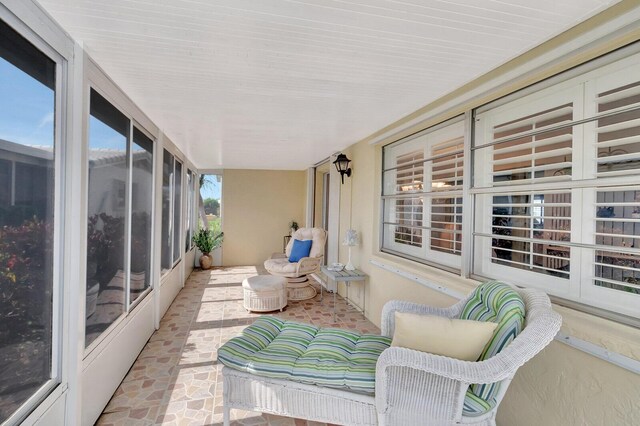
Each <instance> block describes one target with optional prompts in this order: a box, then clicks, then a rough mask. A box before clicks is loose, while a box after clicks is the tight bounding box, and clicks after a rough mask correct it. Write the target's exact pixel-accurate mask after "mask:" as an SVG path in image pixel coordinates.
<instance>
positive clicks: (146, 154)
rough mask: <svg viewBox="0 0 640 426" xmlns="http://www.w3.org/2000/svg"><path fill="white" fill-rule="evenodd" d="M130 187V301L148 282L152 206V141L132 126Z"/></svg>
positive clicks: (135, 297) (149, 279) (134, 298)
mask: <svg viewBox="0 0 640 426" xmlns="http://www.w3.org/2000/svg"><path fill="white" fill-rule="evenodd" d="M131 155H132V156H133V161H132V163H133V169H132V186H131V191H132V192H131V263H130V271H131V285H130V288H129V292H130V299H129V301H130V303H131V302H133V301H135V300H136V299H137V298H138V296H139V295H140V294H141V293H142V292H143V291H144V290H145V289H147V288H149V286H150V285H151V250H152V248H151V232H152V231H151V212H152V208H153V141H152V140H151V139H149V138H148V137H147V136H146V135H145V134H144V133H142V132H141V131H140V130H138V129H136V128H135V127H134V128H133V143H132V144H131Z"/></svg>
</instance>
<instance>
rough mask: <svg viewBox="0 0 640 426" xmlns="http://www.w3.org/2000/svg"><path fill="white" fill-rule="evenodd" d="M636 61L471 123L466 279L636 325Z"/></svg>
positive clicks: (639, 109) (639, 259)
mask: <svg viewBox="0 0 640 426" xmlns="http://www.w3.org/2000/svg"><path fill="white" fill-rule="evenodd" d="M638 59H639V57H638V56H637V55H636V56H635V57H630V58H627V59H625V60H622V61H619V62H616V63H613V64H610V65H608V66H606V67H602V68H600V69H597V70H595V71H591V72H589V73H586V74H583V75H581V76H579V77H575V78H572V79H570V80H567V81H565V82H563V83H559V84H557V85H554V86H552V87H548V88H546V89H544V90H539V91H537V92H534V93H532V94H530V95H528V96H525V97H521V98H520V99H516V100H513V101H511V102H508V103H505V104H502V105H499V106H497V107H495V108H491V107H488V108H486V109H485V110H484V111H483V112H481V113H479V114H478V115H477V117H476V121H475V125H476V133H475V135H474V141H475V142H474V161H475V169H474V170H475V176H474V187H475V191H476V193H477V195H476V203H475V205H476V210H475V213H476V219H475V226H476V233H475V241H474V247H475V256H474V260H475V263H474V268H475V269H474V270H475V272H476V273H478V274H481V275H484V276H489V277H496V278H504V279H508V280H510V281H511V282H513V283H515V284H521V285H526V286H536V287H540V288H543V289H545V290H546V291H548V292H549V293H551V294H555V295H557V296H561V297H564V298H567V299H571V300H575V301H578V302H583V303H587V304H590V305H593V306H597V307H601V308H604V309H609V310H613V311H616V312H621V313H625V314H627V315H632V316H638V315H639V314H640V309H639V306H640V250H639V248H640V244H638V242H640V223H638V222H640V124H638V122H639V121H640V79H639V78H638V75H640V65H639V60H638Z"/></svg>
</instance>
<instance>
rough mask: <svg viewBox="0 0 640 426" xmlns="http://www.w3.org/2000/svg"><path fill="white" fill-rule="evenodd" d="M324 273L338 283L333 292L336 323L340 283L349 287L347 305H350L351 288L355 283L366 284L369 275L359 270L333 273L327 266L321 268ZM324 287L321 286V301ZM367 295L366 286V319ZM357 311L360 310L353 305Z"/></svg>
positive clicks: (364, 299)
mask: <svg viewBox="0 0 640 426" xmlns="http://www.w3.org/2000/svg"><path fill="white" fill-rule="evenodd" d="M320 269H321V270H322V273H323V274H325V275H326V276H327V277H328V278H330V279H332V280H334V281H335V282H336V291H334V292H333V322H336V294H337V293H338V282H339V281H342V282H344V284H345V285H346V286H347V304H348V303H349V287H350V285H351V283H352V282H353V281H363V282H366V280H367V274H365V273H364V272H362V271H361V270H359V269H354V270H353V271H347V270H345V269H343V270H342V271H331V270H330V269H329V268H328V267H327V266H324V265H323V266H322V267H321V268H320ZM323 288H324V287H323V286H322V285H321V286H320V300H322V298H323V295H322V290H323ZM366 296H367V294H366V286H365V287H364V294H363V297H362V316H363V317H365V314H364V313H365V308H366V303H367V297H366ZM353 306H354V307H355V308H356V309H357V310H359V309H358V308H357V307H356V306H355V305H353ZM365 318H366V317H365Z"/></svg>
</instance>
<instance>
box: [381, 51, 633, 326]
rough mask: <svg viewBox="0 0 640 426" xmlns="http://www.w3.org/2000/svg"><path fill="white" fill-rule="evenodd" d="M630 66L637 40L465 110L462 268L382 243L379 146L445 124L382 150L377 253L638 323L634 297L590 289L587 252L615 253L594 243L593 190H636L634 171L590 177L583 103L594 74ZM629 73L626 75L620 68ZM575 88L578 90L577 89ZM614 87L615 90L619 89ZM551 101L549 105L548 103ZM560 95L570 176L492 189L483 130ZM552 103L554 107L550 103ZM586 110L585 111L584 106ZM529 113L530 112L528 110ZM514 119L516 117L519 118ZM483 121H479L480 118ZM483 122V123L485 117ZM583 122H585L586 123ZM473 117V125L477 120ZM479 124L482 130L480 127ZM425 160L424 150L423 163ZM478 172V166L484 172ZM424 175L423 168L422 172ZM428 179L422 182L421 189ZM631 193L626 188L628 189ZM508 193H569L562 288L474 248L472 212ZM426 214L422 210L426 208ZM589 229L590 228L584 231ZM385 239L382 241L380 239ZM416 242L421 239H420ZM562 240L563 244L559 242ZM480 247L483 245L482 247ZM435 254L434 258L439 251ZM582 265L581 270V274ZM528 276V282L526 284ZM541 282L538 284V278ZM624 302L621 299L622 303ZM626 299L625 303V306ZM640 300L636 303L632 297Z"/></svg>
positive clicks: (479, 231) (589, 117)
mask: <svg viewBox="0 0 640 426" xmlns="http://www.w3.org/2000/svg"><path fill="white" fill-rule="evenodd" d="M629 66H636V67H637V70H636V71H634V72H633V73H632V74H633V75H640V42H639V43H635V44H633V45H630V46H628V47H626V48H624V49H620V50H618V51H615V52H611V53H609V54H607V55H605V56H602V57H600V58H596V59H594V60H592V61H590V62H587V63H585V64H583V65H581V66H579V67H576V68H574V69H571V70H568V71H565V72H563V73H560V74H558V75H556V76H553V77H551V78H549V79H547V80H545V81H543V82H540V83H537V84H535V85H533V86H529V87H527V88H525V89H522V90H520V91H518V92H515V93H512V94H510V95H507V96H505V97H503V98H501V99H498V100H496V101H493V102H491V103H489V104H486V105H483V106H481V107H478V108H476V109H474V110H469V111H467V112H465V134H464V137H465V144H464V150H465V155H464V171H465V173H464V177H465V179H464V186H463V195H462V198H463V203H462V204H463V206H464V207H463V208H464V215H463V224H462V230H463V231H462V238H463V246H462V256H461V257H462V259H461V266H457V265H456V267H451V264H447V263H446V262H443V261H442V260H441V259H440V258H433V257H432V258H430V259H428V260H426V259H425V258H424V256H423V254H422V253H421V252H418V251H417V250H414V252H413V253H411V252H409V250H404V251H400V250H397V249H394V248H393V247H392V246H391V245H390V244H389V241H388V238H389V235H388V234H390V233H389V232H388V230H385V227H387V226H388V224H387V223H386V222H385V221H387V222H388V220H387V218H388V217H389V214H390V212H389V211H387V210H388V209H389V205H388V204H389V203H386V202H385V199H388V198H393V197H390V196H389V194H388V190H389V188H387V192H385V184H386V182H387V180H389V181H391V180H393V179H389V178H388V177H387V178H386V179H385V176H384V175H385V171H386V170H388V169H389V165H388V164H387V162H386V161H388V159H387V158H386V152H385V151H386V149H388V148H389V147H391V146H393V145H395V144H400V143H403V142H409V141H411V140H412V139H413V138H415V137H417V136H419V135H421V134H423V133H424V132H429V131H430V130H434V129H437V128H439V127H440V126H444V125H446V124H448V122H443V123H441V124H439V125H436V126H433V127H431V128H429V129H426V130H423V131H421V132H418V133H416V134H414V135H412V136H409V137H405V138H403V139H400V140H399V141H396V142H393V143H391V144H388V145H386V146H385V147H383V150H382V167H381V168H382V195H381V206H380V207H381V209H380V241H379V250H380V252H383V253H388V254H391V255H395V256H398V257H403V258H406V259H408V260H411V261H415V262H419V263H423V264H427V265H430V266H433V267H436V268H439V269H444V270H447V271H450V272H454V273H457V274H460V275H461V276H463V277H465V278H476V279H481V280H485V279H491V278H494V279H504V280H505V281H508V282H511V283H514V284H517V285H522V286H531V287H538V288H541V289H543V290H545V291H547V292H548V293H549V294H550V295H551V296H552V298H553V299H554V300H555V301H556V302H558V303H560V304H564V305H567V306H571V307H573V308H576V309H579V310H583V311H586V312H589V313H591V314H595V315H599V316H603V317H606V318H610V319H613V320H614V321H618V322H624V323H629V324H637V321H638V318H640V303H638V302H637V301H636V300H634V299H637V298H636V295H634V294H632V293H626V292H622V291H618V290H613V289H609V288H604V287H598V286H595V285H594V284H593V278H594V275H595V266H594V262H595V260H594V258H595V253H594V247H595V248H597V249H601V250H603V251H607V250H616V249H618V248H617V247H611V246H595V236H594V235H595V208H594V204H593V202H594V200H595V198H594V197H595V194H596V192H597V191H598V190H622V189H625V188H627V189H629V188H630V187H632V189H633V190H640V174H635V175H630V174H624V173H620V174H619V175H618V176H615V175H614V176H607V177H599V178H596V175H595V172H594V171H595V168H593V167H589V166H588V165H590V164H593V162H596V161H597V154H596V152H597V148H595V142H594V139H595V132H594V129H593V127H594V126H595V121H593V115H594V113H593V111H595V105H594V103H593V102H592V103H589V99H594V96H593V94H594V93H602V92H603V91H606V90H607V89H606V88H605V89H598V90H596V89H595V88H594V85H596V83H595V82H594V81H595V80H593V79H594V77H597V76H600V79H601V80H602V81H605V80H611V81H618V80H619V77H618V76H616V75H614V74H615V73H619V72H620V73H623V74H624V73H625V71H624V69H625V68H627V67H629ZM626 74H627V75H629V71H628V70H627V71H626ZM576 84H578V85H580V84H581V85H582V86H581V87H576ZM622 85H623V84H622V83H621V84H619V85H618V86H617V87H619V86H622ZM549 96H551V97H552V98H553V96H555V97H556V98H555V99H556V102H553V99H552V98H551V100H550V98H548V97H549ZM562 96H564V97H566V98H567V99H572V100H574V101H575V103H574V104H575V105H576V109H574V115H573V121H574V123H573V141H574V142H573V149H572V160H571V161H572V162H573V168H572V175H571V178H570V179H558V180H557V181H553V179H550V181H549V182H544V183H538V184H535V183H531V182H525V183H520V184H517V185H513V186H510V185H502V186H492V185H491V182H489V180H490V175H489V174H488V173H486V165H487V164H488V160H490V157H489V155H490V150H486V149H485V150H484V151H483V150H482V149H481V148H482V147H483V146H484V145H491V143H486V142H485V141H488V140H489V139H487V134H486V130H487V129H490V128H491V126H490V125H488V124H486V123H487V122H488V121H490V120H493V122H495V123H500V122H505V121H507V120H506V119H505V117H508V116H509V114H511V115H512V116H513V118H514V119H516V118H518V114H517V113H516V112H514V111H512V110H513V108H514V106H521V107H522V108H525V107H526V106H529V107H531V106H532V105H539V106H540V108H539V109H538V111H541V110H544V108H543V107H544V106H545V105H549V106H557V105H558V104H560V102H558V101H557V99H558V97H562ZM553 104H555V105H553ZM500 108H502V111H501V112H500V113H501V114H502V117H501V118H500V119H498V118H497V117H492V116H491V115H490V114H487V112H489V111H494V112H495V111H496V110H498V109H500ZM589 108H591V110H590V109H589ZM530 110H531V113H535V112H536V111H535V110H534V109H531V108H530ZM520 116H521V115H520ZM483 117H484V118H486V121H485V123H482V122H481V120H482V118H483ZM487 117H488V118H487ZM585 117H586V118H585ZM478 119H480V121H479V120H478ZM483 126H484V127H483ZM583 143H584V144H591V145H590V146H593V147H594V149H583ZM426 157H428V155H426V153H425V158H426ZM483 168H484V169H483ZM426 174H427V172H426V170H425V175H426ZM516 183H517V182H516ZM426 186H427V182H425V187H426ZM629 190H630V189H629ZM509 191H511V192H514V191H516V192H523V193H541V192H543V193H544V192H546V193H556V192H560V191H570V193H571V216H570V219H571V241H569V242H567V243H566V245H567V246H570V247H571V256H570V258H569V261H570V262H571V263H570V264H571V274H570V277H569V278H568V279H565V280H562V281H564V283H562V284H561V285H558V281H559V280H561V279H560V278H555V277H552V276H549V275H547V274H539V273H534V272H528V271H524V270H518V269H517V268H511V267H506V266H502V265H496V264H493V265H488V263H491V259H490V257H487V256H486V248H485V249H484V251H483V250H482V249H481V247H480V246H481V245H482V244H481V243H480V242H479V241H478V240H479V239H481V238H485V239H488V240H489V245H490V243H491V237H492V236H493V235H492V226H491V215H490V214H489V215H487V214H478V212H487V211H491V207H490V204H491V203H492V197H493V195H494V194H504V193H508V192H509ZM425 210H426V208H425ZM423 214H424V216H423V221H424V223H428V216H427V214H428V212H427V211H425V212H423ZM590 227H591V228H593V229H591V228H590ZM385 239H386V240H385ZM423 241H428V240H427V239H426V238H423ZM563 243H564V241H563ZM485 245H486V244H485ZM423 246H424V244H423ZM621 250H622V251H624V252H628V253H632V252H633V253H634V254H640V249H633V248H624V247H623V248H621ZM438 255H439V253H438ZM583 266H584V267H586V268H587V269H586V270H584V271H583V269H584V268H583ZM532 276H534V277H533V280H532ZM541 278H542V279H541ZM624 299H626V300H624ZM629 299H632V300H631V301H629ZM638 300H640V299H638Z"/></svg>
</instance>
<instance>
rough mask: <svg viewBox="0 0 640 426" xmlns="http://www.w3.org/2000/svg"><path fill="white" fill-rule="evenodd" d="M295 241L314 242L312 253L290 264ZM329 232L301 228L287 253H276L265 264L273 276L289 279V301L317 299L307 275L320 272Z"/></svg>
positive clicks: (292, 239)
mask: <svg viewBox="0 0 640 426" xmlns="http://www.w3.org/2000/svg"><path fill="white" fill-rule="evenodd" d="M294 240H312V241H313V242H312V245H311V252H310V253H309V256H308V257H303V258H302V259H300V260H299V261H298V262H289V256H291V249H292V247H293V241H294ZM326 241H327V232H326V231H325V230H324V229H321V228H300V229H298V230H297V231H296V232H294V233H293V235H292V236H291V239H290V240H289V243H288V244H287V247H286V249H285V253H284V254H282V253H274V254H273V255H272V256H271V258H270V259H267V260H266V261H265V262H264V267H265V269H266V270H267V272H269V273H270V274H271V275H277V276H280V277H285V278H286V279H287V298H288V299H289V300H307V299H311V298H313V297H315V295H316V289H315V288H313V287H312V286H311V284H310V283H309V279H308V278H307V275H309V274H313V273H314V272H318V271H319V270H320V265H321V264H322V258H323V257H324V246H325V243H326Z"/></svg>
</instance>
